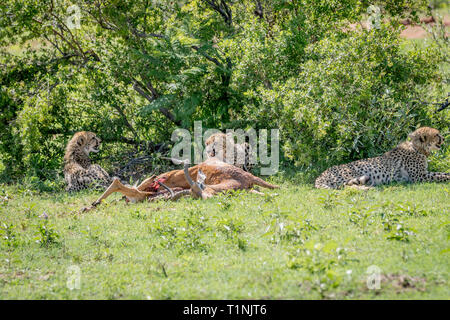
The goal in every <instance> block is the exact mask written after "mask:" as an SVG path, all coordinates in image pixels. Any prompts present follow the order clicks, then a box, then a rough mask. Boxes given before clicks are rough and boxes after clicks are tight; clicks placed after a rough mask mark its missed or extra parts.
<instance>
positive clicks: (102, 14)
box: [0, 0, 450, 190]
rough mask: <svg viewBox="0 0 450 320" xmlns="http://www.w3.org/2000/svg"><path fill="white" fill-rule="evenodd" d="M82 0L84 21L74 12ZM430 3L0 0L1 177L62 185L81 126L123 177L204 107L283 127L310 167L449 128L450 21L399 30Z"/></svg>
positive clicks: (220, 116)
mask: <svg viewBox="0 0 450 320" xmlns="http://www.w3.org/2000/svg"><path fill="white" fill-rule="evenodd" d="M72 4H77V5H78V6H79V8H80V9H81V24H80V28H79V29H77V28H75V29H71V28H69V27H70V25H69V24H68V21H67V19H68V18H69V17H70V16H71V15H72V14H73V13H74V12H73V11H67V10H68V7H69V6H70V5H72ZM370 4H376V5H379V6H380V8H381V20H380V28H371V29H367V28H362V27H361V25H360V24H359V22H361V21H363V20H366V19H367V12H368V7H369V5H370ZM429 5H430V4H429V3H428V1H424V0H421V1H412V0H411V1H409V0H402V1H375V2H371V1H360V0H346V1H310V0H294V1H279V0H277V1H275V0H274V1H271V0H265V1H255V0H245V1H222V0H220V1H219V0H192V1H187V0H186V1H184V0H180V1H148V0H138V1H118V0H117V1H116V0H110V1H101V0H99V1H97V0H96V1H74V2H70V1H63V0H61V1H54V0H53V1H49V0H47V1H16V0H6V1H2V3H1V4H0V13H1V14H0V66H1V68H0V108H1V110H2V111H1V114H0V135H1V136H0V160H1V163H2V165H0V170H1V171H2V173H3V174H2V177H3V178H2V179H3V180H5V181H17V179H22V180H24V181H25V182H28V183H29V185H30V186H33V187H37V188H39V189H43V190H56V189H59V188H60V187H61V169H62V158H63V153H64V146H65V144H66V143H67V141H68V140H69V139H70V137H71V135H72V134H73V133H74V132H76V131H79V130H90V131H94V132H96V133H97V134H98V135H99V136H100V137H101V138H102V139H103V141H104V142H105V143H104V145H103V151H102V152H101V153H100V155H99V156H97V158H96V161H99V162H100V163H101V164H102V165H103V166H105V167H106V168H107V169H108V170H109V171H110V172H111V173H113V174H118V173H119V171H120V169H123V168H121V166H124V165H125V164H126V163H127V162H128V161H129V160H130V159H131V158H139V157H141V159H144V160H145V162H146V163H147V165H148V167H147V168H146V174H148V173H149V171H152V170H157V169H158V168H159V167H158V166H159V165H162V164H161V163H160V162H158V159H156V158H157V157H156V156H155V155H157V154H160V153H165V152H167V151H168V150H169V148H170V142H168V141H170V139H169V138H170V133H171V132H172V130H173V129H174V128H175V127H184V128H189V129H191V128H192V125H193V121H194V120H202V121H203V127H204V128H207V127H210V128H211V127H214V128H219V129H226V128H244V129H245V128H248V127H253V128H256V129H258V128H280V130H281V139H282V140H281V144H282V157H283V159H282V161H283V164H284V165H285V166H292V165H294V166H296V168H297V169H302V170H303V171H304V172H309V171H311V170H312V172H317V170H319V169H322V168H324V167H325V166H329V165H331V164H336V163H341V162H344V161H349V160H353V159H356V158H362V157H367V156H373V155H376V154H380V153H381V152H384V151H386V150H387V149H389V148H391V147H393V146H394V145H395V144H397V143H398V142H399V141H401V140H403V139H405V137H406V135H407V133H408V132H410V131H411V130H413V129H414V128H416V127H418V126H420V125H431V126H434V127H437V128H439V129H441V130H443V132H444V134H445V135H448V125H449V119H450V116H449V112H448V111H443V112H440V113H435V112H434V111H435V109H436V106H433V105H430V104H426V103H421V101H427V102H439V101H442V100H443V99H445V97H446V96H447V92H448V91H449V87H448V70H449V68H448V62H449V56H448V52H449V50H448V49H449V47H448V38H445V36H444V33H445V31H442V30H444V29H442V28H439V24H438V26H437V27H435V28H434V31H432V33H433V34H434V37H430V38H429V39H428V40H427V41H421V42H420V43H414V42H405V40H402V39H401V38H400V32H401V31H402V29H404V25H403V24H401V21H402V20H403V19H407V18H408V19H410V20H412V21H418V19H419V18H420V17H421V16H424V15H429V14H433V15H434V16H435V17H436V18H438V15H437V14H436V11H435V10H431V9H432V8H435V7H437V8H438V9H440V10H442V9H444V10H445V8H446V7H445V6H446V4H445V1H433V2H432V3H431V6H429ZM441 12H442V11H441ZM439 30H440V33H439ZM447 150H448V149H447ZM445 153H447V155H448V151H444V152H443V153H441V156H440V157H441V160H442V159H446V158H448V157H446V156H445ZM442 161H444V160H442ZM143 162H144V161H143ZM444 162H445V161H444ZM312 164H314V165H312ZM445 165H448V161H447V162H446V163H444V167H445ZM436 166H441V167H442V166H443V165H442V162H436ZM447 168H448V166H447ZM444 169H445V168H444ZM120 173H121V174H122V175H126V174H131V173H132V172H124V171H123V170H122V171H120Z"/></svg>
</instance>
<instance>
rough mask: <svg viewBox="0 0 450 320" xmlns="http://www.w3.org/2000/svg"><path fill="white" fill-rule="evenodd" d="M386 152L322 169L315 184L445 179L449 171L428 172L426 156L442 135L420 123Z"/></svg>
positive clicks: (328, 186) (330, 186) (333, 186)
mask: <svg viewBox="0 0 450 320" xmlns="http://www.w3.org/2000/svg"><path fill="white" fill-rule="evenodd" d="M409 138H410V141H404V142H402V143H401V144H399V145H398V146H397V147H396V148H394V149H392V150H390V151H388V152H386V153H385V154H383V155H381V156H379V157H375V158H369V159H363V160H357V161H354V162H351V163H348V164H343V165H339V166H333V167H331V168H329V169H327V170H325V171H324V172H323V173H322V174H321V175H320V176H319V177H318V178H317V179H316V182H315V187H316V188H326V189H337V188H339V187H342V186H354V187H356V188H361V189H366V188H369V187H372V186H377V185H381V184H387V183H390V182H444V181H450V173H445V172H429V171H428V170H427V167H428V163H427V157H428V156H429V155H430V152H431V151H433V150H439V149H440V148H441V145H442V143H443V142H444V138H443V137H442V135H441V134H440V133H439V131H438V130H436V129H433V128H429V127H422V128H419V129H417V130H416V131H414V132H412V133H410V134H409Z"/></svg>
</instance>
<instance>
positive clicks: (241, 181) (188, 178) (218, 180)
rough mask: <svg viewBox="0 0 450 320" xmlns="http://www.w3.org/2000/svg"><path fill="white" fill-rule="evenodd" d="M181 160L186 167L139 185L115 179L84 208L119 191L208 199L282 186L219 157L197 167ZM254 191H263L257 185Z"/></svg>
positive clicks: (142, 196)
mask: <svg viewBox="0 0 450 320" xmlns="http://www.w3.org/2000/svg"><path fill="white" fill-rule="evenodd" d="M178 162H179V163H183V164H184V169H182V170H172V171H169V172H166V173H162V174H160V175H158V176H152V177H150V178H148V179H146V180H144V181H143V182H142V183H141V184H140V185H139V186H137V187H131V186H126V185H124V184H122V183H121V182H120V181H119V179H117V178H116V179H114V181H113V182H112V184H111V185H110V186H109V187H108V189H106V191H105V192H104V193H103V194H102V195H101V196H100V198H98V199H97V200H96V201H95V202H93V203H92V205H91V207H89V208H85V209H83V211H86V210H89V209H91V208H93V207H95V206H97V205H99V204H100V203H101V201H102V200H104V199H106V198H107V197H108V196H109V195H111V194H112V193H115V192H120V193H121V194H123V195H124V196H125V199H126V201H127V202H139V201H144V200H148V201H152V200H155V199H161V198H165V199H169V200H177V199H179V198H180V197H182V196H185V195H191V196H193V197H194V198H200V199H207V198H210V197H212V196H213V195H215V194H216V193H220V192H223V191H226V190H250V189H252V188H253V187H254V186H261V187H265V188H269V189H276V188H278V186H276V185H273V184H270V183H268V182H266V181H264V180H262V179H261V178H258V177H256V176H254V175H253V174H251V173H249V172H246V171H244V170H243V169H241V168H238V167H236V166H234V165H231V164H228V163H225V162H223V161H221V160H219V159H217V158H210V159H208V160H206V161H204V162H202V163H200V164H198V165H195V166H193V167H189V163H188V162H186V161H184V162H183V161H179V160H178ZM194 180H195V181H194ZM251 192H255V193H258V194H260V192H258V191H256V190H253V189H252V190H251Z"/></svg>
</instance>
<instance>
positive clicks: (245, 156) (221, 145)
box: [205, 132, 252, 171]
mask: <svg viewBox="0 0 450 320" xmlns="http://www.w3.org/2000/svg"><path fill="white" fill-rule="evenodd" d="M205 146H206V148H205V151H206V155H207V157H208V159H209V158H214V157H215V158H218V159H220V160H222V161H224V162H226V163H229V164H232V165H235V166H236V167H239V168H241V169H244V170H245V171H249V170H250V169H251V168H252V163H251V161H250V155H251V152H252V148H251V146H250V145H249V144H248V143H247V142H244V143H242V144H238V143H234V140H233V136H232V135H230V134H225V133H222V132H219V133H215V134H213V135H211V136H210V137H209V138H208V139H207V140H206V141H205ZM230 146H231V147H232V148H233V159H231V160H230V159H227V154H228V153H227V150H229V148H230Z"/></svg>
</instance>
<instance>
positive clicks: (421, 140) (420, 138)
mask: <svg viewBox="0 0 450 320" xmlns="http://www.w3.org/2000/svg"><path fill="white" fill-rule="evenodd" d="M419 140H420V142H422V143H424V142H425V141H426V140H427V136H426V135H423V136H420V137H419Z"/></svg>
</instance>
